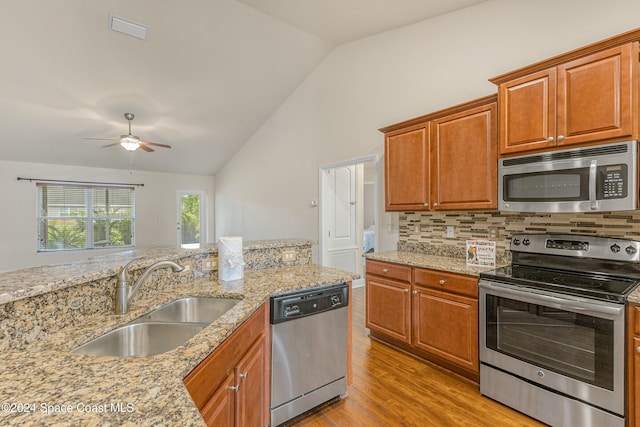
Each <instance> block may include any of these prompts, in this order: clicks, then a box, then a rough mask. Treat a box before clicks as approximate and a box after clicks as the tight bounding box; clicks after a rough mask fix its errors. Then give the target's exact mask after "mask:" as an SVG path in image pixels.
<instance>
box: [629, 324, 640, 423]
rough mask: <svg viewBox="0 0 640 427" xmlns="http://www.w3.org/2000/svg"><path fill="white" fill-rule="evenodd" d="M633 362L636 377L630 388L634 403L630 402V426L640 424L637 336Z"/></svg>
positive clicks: (639, 358)
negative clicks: (631, 388)
mask: <svg viewBox="0 0 640 427" xmlns="http://www.w3.org/2000/svg"><path fill="white" fill-rule="evenodd" d="M633 348H634V351H633V360H632V361H631V362H630V363H633V372H634V375H633V377H632V378H631V381H632V382H631V383H630V385H629V386H630V387H633V396H634V399H633V402H630V404H631V405H633V412H632V414H633V418H632V419H630V423H629V425H634V424H633V422H634V420H635V425H636V426H637V425H638V424H640V418H638V415H639V414H640V337H639V336H636V337H634V338H633Z"/></svg>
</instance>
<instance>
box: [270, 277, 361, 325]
mask: <svg viewBox="0 0 640 427" xmlns="http://www.w3.org/2000/svg"><path fill="white" fill-rule="evenodd" d="M348 305H349V286H348V285H347V284H346V283H338V284H333V285H329V286H323V287H320V288H313V289H307V290H304V291H295V292H288V293H284V294H279V295H274V296H272V297H271V299H270V306H271V310H270V311H271V313H270V320H271V324H277V323H282V322H288V321H291V320H295V319H299V318H302V317H307V316H312V315H314V314H319V313H323V312H325V311H330V310H337V309H339V308H342V307H347V306H348Z"/></svg>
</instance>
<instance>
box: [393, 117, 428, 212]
mask: <svg viewBox="0 0 640 427" xmlns="http://www.w3.org/2000/svg"><path fill="white" fill-rule="evenodd" d="M427 138H428V134H427V125H426V124H423V125H418V126H412V127H409V128H407V129H402V130H398V131H395V132H390V133H388V134H386V135H385V173H384V175H385V209H386V210H387V211H407V210H425V209H427V207H426V206H425V203H428V202H429V182H428V176H429V143H428V139H427Z"/></svg>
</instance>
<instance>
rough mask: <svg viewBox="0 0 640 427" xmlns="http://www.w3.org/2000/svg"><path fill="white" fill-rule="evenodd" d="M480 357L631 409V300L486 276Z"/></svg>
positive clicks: (599, 402)
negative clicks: (627, 306)
mask: <svg viewBox="0 0 640 427" xmlns="http://www.w3.org/2000/svg"><path fill="white" fill-rule="evenodd" d="M479 287H480V361H481V363H483V364H485V365H489V366H492V367H494V368H497V369H499V370H501V371H503V372H507V373H509V374H511V375H515V376H517V377H519V378H521V379H523V380H525V381H528V382H530V383H534V384H538V385H540V386H542V387H543V388H546V389H550V390H554V391H556V392H560V393H564V394H566V395H568V396H570V397H572V398H574V399H578V400H581V401H583V402H587V403H589V404H591V405H594V406H597V407H600V408H602V409H605V410H608V411H611V412H613V413H616V414H620V415H624V306H623V305H622V304H614V303H608V302H604V301H602V302H600V301H595V300H586V299H584V298H579V297H571V296H567V295H561V294H555V293H553V294H552V293H545V292H544V291H538V290H535V289H534V290H531V289H528V288H527V289H526V290H525V289H524V288H521V287H517V286H511V285H507V284H503V283H496V282H492V281H489V280H486V279H483V280H481V281H480V283H479Z"/></svg>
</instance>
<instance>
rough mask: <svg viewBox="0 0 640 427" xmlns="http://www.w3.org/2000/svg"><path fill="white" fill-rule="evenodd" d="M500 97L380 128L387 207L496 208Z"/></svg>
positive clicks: (397, 208)
mask: <svg viewBox="0 0 640 427" xmlns="http://www.w3.org/2000/svg"><path fill="white" fill-rule="evenodd" d="M496 115H497V107H496V95H491V96H487V97H484V98H480V99H476V100H474V101H470V102H468V103H465V104H460V105H457V106H455V107H451V108H447V109H446V110H441V111H438V112H436V113H432V114H429V115H426V116H422V117H418V118H415V119H412V120H408V121H406V122H403V123H399V124H396V125H392V126H389V127H386V128H383V129H380V130H381V131H382V132H384V133H385V186H386V193H385V196H386V197H385V202H386V203H385V208H386V210H387V211H415V210H455V209H495V208H497V192H498V187H497V166H498V161H497V123H496V121H497V117H496Z"/></svg>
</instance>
